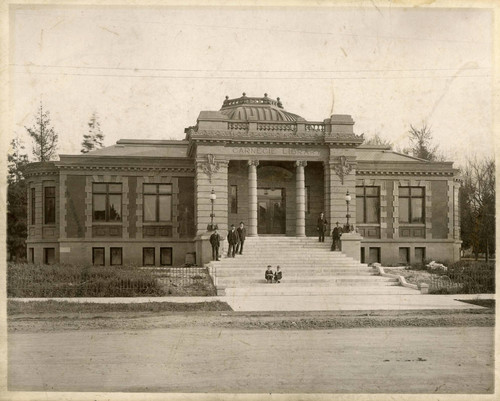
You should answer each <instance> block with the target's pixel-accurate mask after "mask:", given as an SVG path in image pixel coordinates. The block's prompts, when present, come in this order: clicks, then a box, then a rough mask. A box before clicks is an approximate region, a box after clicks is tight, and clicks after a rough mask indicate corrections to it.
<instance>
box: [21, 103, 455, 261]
mask: <svg viewBox="0 0 500 401" xmlns="http://www.w3.org/2000/svg"><path fill="white" fill-rule="evenodd" d="M353 127H354V121H353V120H352V118H351V117H350V116H347V115H332V116H331V117H330V118H327V119H325V120H323V121H321V122H315V121H306V120H305V119H303V118H302V117H300V116H297V115H295V114H292V113H288V112H286V111H285V110H283V108H282V105H281V103H280V101H279V100H272V99H270V98H268V97H267V95H266V96H264V97H263V98H250V97H246V95H244V96H242V97H241V98H237V99H227V98H226V100H225V101H224V104H223V106H222V108H221V109H220V110H219V111H202V112H201V113H200V115H199V117H198V120H197V123H196V125H195V126H192V127H190V128H188V129H186V138H185V140H183V141H142V140H122V141H119V142H118V143H117V144H116V145H114V146H111V147H108V148H104V149H101V150H97V151H94V152H91V153H89V154H86V155H75V156H71V155H61V157H60V161H58V162H50V163H44V164H36V163H35V164H32V165H31V166H30V167H29V169H28V172H27V179H28V188H30V190H29V191H28V196H29V199H28V205H31V201H32V200H31V188H33V189H34V191H35V198H34V204H33V206H34V210H35V214H36V216H35V224H29V226H28V239H27V246H28V255H34V259H35V262H37V263H38V262H43V261H44V254H45V253H46V249H47V248H53V249H54V252H55V261H60V262H63V263H92V253H93V251H92V249H93V248H98V247H101V248H104V249H105V259H106V264H109V263H110V262H111V261H110V249H111V248H116V247H118V248H121V249H122V255H123V263H132V264H137V265H141V264H142V262H143V259H142V258H143V256H142V255H143V249H144V248H154V249H155V264H156V265H160V264H161V260H160V253H161V248H171V249H172V253H173V261H172V264H174V265H181V264H183V263H185V262H189V261H192V260H193V259H194V258H195V259H196V261H197V263H198V264H203V263H205V262H206V261H208V260H209V259H210V257H211V255H210V252H209V251H210V250H209V246H208V245H207V244H208V242H207V241H208V237H209V233H208V232H207V226H208V225H209V224H210V223H211V221H212V219H211V214H212V213H213V215H214V217H213V219H214V223H215V224H217V225H218V227H219V230H220V232H221V234H222V235H223V236H224V235H225V233H226V232H227V230H228V228H229V226H230V225H231V224H235V225H237V224H238V223H239V222H240V221H243V222H245V223H246V225H247V232H248V235H249V236H256V235H262V232H259V231H262V227H263V225H262V222H263V219H270V218H271V217H265V216H267V215H264V214H263V213H264V212H266V211H269V213H271V211H270V209H269V210H267V209H265V208H266V207H268V206H269V205H271V206H272V202H271V203H265V202H264V201H265V199H263V198H262V196H263V195H262V191H264V189H268V190H269V191H274V192H276V190H279V191H281V192H280V193H281V198H280V199H279V200H278V201H277V203H276V208H277V209H276V210H275V213H276V214H275V215H273V216H274V217H272V218H275V219H278V217H276V216H282V217H279V219H280V220H279V224H276V222H275V223H274V224H275V225H274V226H273V227H274V229H276V230H278V232H279V233H280V235H288V236H299V237H301V236H306V235H307V236H314V235H316V221H317V218H318V216H319V213H320V212H322V211H323V212H325V217H326V218H327V220H328V221H329V223H330V227H329V230H331V229H332V228H333V226H334V225H335V222H337V221H338V222H339V223H340V224H341V225H344V224H345V223H346V215H347V204H346V193H347V192H349V194H350V196H351V201H350V203H349V215H350V218H349V222H350V224H352V225H353V226H355V227H356V230H357V232H358V234H359V235H358V237H361V240H360V241H361V247H360V249H359V251H360V257H361V259H362V260H364V261H366V262H374V261H380V262H382V263H383V264H396V263H398V262H399V261H400V259H401V255H407V258H408V260H407V262H414V261H416V260H417V259H418V258H421V257H425V258H430V259H439V260H457V259H458V258H459V250H460V228H459V224H460V221H459V208H458V189H459V185H460V182H459V178H458V176H457V171H456V170H455V169H453V166H452V163H449V162H440V163H430V162H428V161H424V160H420V159H416V158H413V157H409V156H407V155H401V154H398V153H396V152H393V151H391V150H390V149H387V148H384V147H380V146H371V147H370V146H365V145H363V144H362V143H363V138H362V136H359V135H356V134H355V133H354V129H353ZM94 183H108V184H111V183H121V184H122V187H121V188H122V193H121V218H120V221H116V222H96V221H94V217H93V193H92V188H93V184H94ZM148 183H150V184H151V183H153V184H171V188H172V192H171V198H170V207H171V210H172V212H171V218H169V219H168V220H166V221H155V222H146V221H144V214H143V209H144V207H145V206H144V194H143V188H144V185H145V184H148ZM47 186H54V187H56V188H57V190H56V211H57V213H56V221H55V223H54V224H45V222H44V221H43V215H44V209H43V207H44V206H43V205H44V204H43V202H44V197H43V193H44V189H43V188H44V187H47ZM357 186H370V187H378V188H379V199H378V201H379V211H378V216H379V218H378V221H377V222H376V223H364V222H358V216H356V187H357ZM401 187H419V188H423V190H424V193H425V196H424V199H423V208H424V211H423V215H424V216H425V219H424V220H423V221H422V222H419V223H411V224H410V223H403V222H402V221H401V219H400V210H399V204H400V199H399V198H400V194H399V192H400V188H401ZM212 191H213V192H214V193H215V195H216V200H215V201H213V202H212V200H211V199H210V195H211V194H212ZM234 197H236V198H234ZM233 198H234V199H233ZM271 206H269V207H271ZM28 210H29V211H28V221H29V222H30V223H31V207H28ZM278 212H280V213H281V214H279V213H278ZM270 215H271V214H270ZM270 215H269V216H270ZM263 216H264V217H263ZM31 249H33V251H32V250H31ZM356 253H357V252H356ZM375 259H377V260H375Z"/></svg>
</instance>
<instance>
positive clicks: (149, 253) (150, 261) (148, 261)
mask: <svg viewBox="0 0 500 401" xmlns="http://www.w3.org/2000/svg"><path fill="white" fill-rule="evenodd" d="M142 264H143V266H154V265H155V249H154V248H142Z"/></svg>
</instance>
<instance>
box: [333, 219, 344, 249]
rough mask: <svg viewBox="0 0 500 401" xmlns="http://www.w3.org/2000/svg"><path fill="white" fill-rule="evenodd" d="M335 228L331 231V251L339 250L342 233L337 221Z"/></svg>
mask: <svg viewBox="0 0 500 401" xmlns="http://www.w3.org/2000/svg"><path fill="white" fill-rule="evenodd" d="M335 224H336V226H335V228H334V229H333V231H332V240H333V242H332V248H331V250H332V251H336V250H339V251H340V236H341V235H342V229H341V228H340V227H339V222H338V221H337V222H336V223H335Z"/></svg>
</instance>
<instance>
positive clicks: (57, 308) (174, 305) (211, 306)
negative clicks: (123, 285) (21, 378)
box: [7, 300, 232, 316]
mask: <svg viewBox="0 0 500 401" xmlns="http://www.w3.org/2000/svg"><path fill="white" fill-rule="evenodd" d="M231 310H232V309H231V307H230V306H229V305H228V304H227V303H225V302H221V301H213V302H193V303H180V302H144V303H119V304H109V303H105V304H102V303H93V302H82V303H76V302H66V301H32V302H19V301H13V300H9V301H8V302H7V314H8V315H9V316H14V315H25V314H33V315H38V314H44V313H96V312H99V313H100V312H200V311H206V312H212V311H231Z"/></svg>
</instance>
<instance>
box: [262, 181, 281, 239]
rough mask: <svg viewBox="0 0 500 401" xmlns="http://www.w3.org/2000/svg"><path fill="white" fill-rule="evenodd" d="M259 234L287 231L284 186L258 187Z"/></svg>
mask: <svg viewBox="0 0 500 401" xmlns="http://www.w3.org/2000/svg"><path fill="white" fill-rule="evenodd" d="M257 204H258V207H259V208H258V228H257V232H258V233H259V234H285V233H286V207H285V189H284V188H257Z"/></svg>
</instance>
